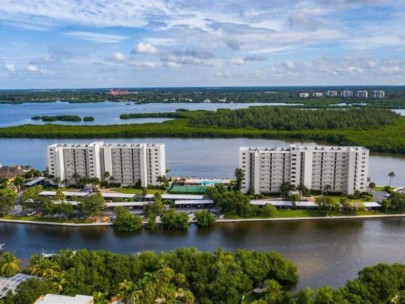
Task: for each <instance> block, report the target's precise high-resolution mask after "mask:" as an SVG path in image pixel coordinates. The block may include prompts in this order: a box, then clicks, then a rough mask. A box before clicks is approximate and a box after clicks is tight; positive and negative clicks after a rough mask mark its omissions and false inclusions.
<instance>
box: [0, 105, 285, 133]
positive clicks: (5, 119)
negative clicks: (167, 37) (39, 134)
mask: <svg viewBox="0 0 405 304" xmlns="http://www.w3.org/2000/svg"><path fill="white" fill-rule="evenodd" d="M260 105H272V106H281V105H285V104H283V103H272V104H265V103H253V104H249V103H246V104H242V103H238V104H231V103H225V104H221V103H191V104H190V103H169V104H161V103H150V104H134V103H130V104H129V105H127V103H125V102H99V103H68V102H49V103H24V104H16V105H14V104H4V103H0V113H1V115H0V127H8V126H17V125H23V124H40V125H41V124H44V122H42V121H41V120H32V119H31V117H32V116H36V115H39V116H43V115H49V116H53V115H78V116H80V117H84V116H93V117H94V121H92V122H63V121H58V122H57V123H58V124H66V125H80V124H85V125H112V124H129V123H131V124H133V123H147V122H162V121H165V120H168V119H166V118H142V119H128V120H127V119H120V115H121V114H126V113H156V112H174V111H176V109H181V108H182V109H188V110H210V111H215V110H217V109H219V108H227V109H240V108H247V107H249V106H260Z"/></svg>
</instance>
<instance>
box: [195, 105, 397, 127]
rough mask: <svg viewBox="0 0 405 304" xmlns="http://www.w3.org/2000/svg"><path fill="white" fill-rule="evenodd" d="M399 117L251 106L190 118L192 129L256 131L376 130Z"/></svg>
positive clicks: (353, 110) (381, 113) (368, 111)
mask: <svg viewBox="0 0 405 304" xmlns="http://www.w3.org/2000/svg"><path fill="white" fill-rule="evenodd" d="M398 118H399V114H396V113H394V112H392V111H390V110H387V109H375V108H349V109H312V110H302V109H291V108H287V107H268V106H265V107H249V108H247V109H239V110H229V109H219V110H218V111H216V112H206V113H205V114H204V115H199V116H194V117H192V118H191V119H190V125H192V126H204V127H206V126H215V127H218V128H255V129H259V130H272V129H275V130H305V129H320V130H325V129H340V130H342V129H351V128H366V129H369V128H376V127H381V126H384V125H388V124H394V123H396V122H397V120H398Z"/></svg>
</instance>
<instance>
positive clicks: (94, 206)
mask: <svg viewBox="0 0 405 304" xmlns="http://www.w3.org/2000/svg"><path fill="white" fill-rule="evenodd" d="M78 208H79V210H80V211H81V212H83V213H84V214H86V215H95V214H98V213H99V212H100V211H101V210H103V209H104V208H105V201H104V198H103V196H102V195H101V193H100V192H97V193H96V194H92V195H88V196H84V197H82V198H81V199H80V202H79V204H78Z"/></svg>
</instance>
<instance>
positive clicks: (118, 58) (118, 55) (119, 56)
mask: <svg viewBox="0 0 405 304" xmlns="http://www.w3.org/2000/svg"><path fill="white" fill-rule="evenodd" d="M112 58H113V60H114V61H117V62H126V61H128V57H127V56H125V55H124V54H123V53H121V52H114V53H113V54H112Z"/></svg>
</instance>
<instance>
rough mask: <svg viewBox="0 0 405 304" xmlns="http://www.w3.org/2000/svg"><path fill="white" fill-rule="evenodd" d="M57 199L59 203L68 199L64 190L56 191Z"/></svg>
mask: <svg viewBox="0 0 405 304" xmlns="http://www.w3.org/2000/svg"><path fill="white" fill-rule="evenodd" d="M55 199H56V200H57V201H59V202H63V201H64V200H65V199H66V195H65V193H63V191H62V189H57V190H56V195H55Z"/></svg>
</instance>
